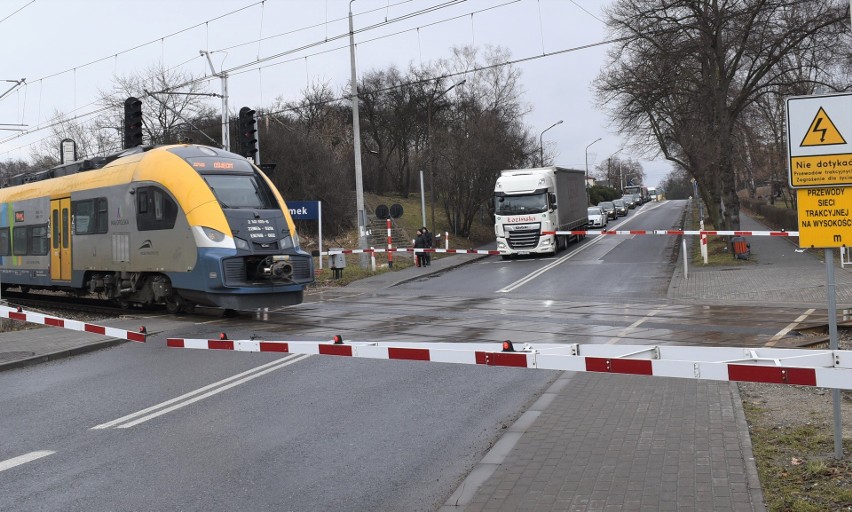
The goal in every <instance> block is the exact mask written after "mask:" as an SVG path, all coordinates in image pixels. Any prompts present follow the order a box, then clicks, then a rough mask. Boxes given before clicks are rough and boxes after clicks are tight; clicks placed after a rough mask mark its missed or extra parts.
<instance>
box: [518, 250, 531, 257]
mask: <svg viewBox="0 0 852 512" xmlns="http://www.w3.org/2000/svg"><path fill="white" fill-rule="evenodd" d="M518 254H520V255H521V256H529V254H530V252H529V251H518Z"/></svg>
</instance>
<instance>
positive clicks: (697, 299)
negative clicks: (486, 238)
mask: <svg viewBox="0 0 852 512" xmlns="http://www.w3.org/2000/svg"><path fill="white" fill-rule="evenodd" d="M742 229H743V230H765V229H766V228H764V227H762V226H760V225H759V224H757V223H756V222H755V221H753V220H752V219H749V218H748V217H743V223H742ZM749 241H750V243H751V249H752V253H753V255H754V261H753V262H750V263H748V264H745V265H731V266H730V267H721V268H720V267H712V268H703V267H700V266H690V267H689V268H688V271H687V272H684V270H683V263H682V260H680V261H678V262H677V264H676V266H675V272H674V275H673V277H672V279H671V282H670V284H669V288H668V295H667V299H666V300H663V301H648V302H645V301H636V302H630V303H627V304H618V305H613V304H605V303H589V302H571V301H554V302H553V303H552V304H550V305H549V307H547V308H542V307H541V301H534V300H523V299H522V300H511V301H510V299H508V298H505V297H503V298H492V299H472V298H460V297H418V300H417V302H416V304H415V303H413V302H408V301H406V300H401V299H400V297H399V296H398V295H396V294H395V291H394V289H393V288H394V287H395V286H397V285H399V284H401V283H406V282H409V281H412V280H417V279H422V278H423V274H424V270H428V272H432V273H440V272H445V271H449V270H452V269H455V268H457V267H458V266H459V265H464V264H468V263H471V262H473V261H475V260H476V259H477V257H475V256H466V255H453V256H447V257H444V258H434V259H433V264H432V267H431V268H429V269H419V268H416V267H411V268H408V269H404V270H399V271H394V272H390V273H385V274H380V275H377V276H374V277H371V278H368V279H364V280H361V281H358V282H356V283H353V284H352V285H350V286H348V287H346V288H345V289H342V290H325V291H318V292H314V293H311V294H309V296H308V297H307V298H306V303H305V304H303V305H302V306H299V307H298V308H293V309H291V310H288V311H287V313H286V314H280V315H279V314H276V313H275V312H270V313H269V315H268V317H267V318H266V319H263V318H259V317H251V316H248V315H244V316H241V317H240V318H237V319H217V318H213V319H211V320H210V323H209V325H206V326H203V327H202V326H199V330H200V331H203V332H206V331H205V329H206V330H209V331H210V332H211V333H212V332H215V330H216V329H218V328H220V327H219V326H220V325H225V324H227V325H229V326H232V327H233V328H234V329H239V330H241V331H245V332H258V333H264V334H266V335H267V336H268V337H269V338H271V339H276V338H277V339H280V337H281V336H285V335H286V336H293V339H329V338H330V337H331V336H333V335H335V334H341V335H343V336H344V337H345V338H346V339H352V340H368V339H369V340H372V341H397V342H406V341H412V342H432V341H446V342H463V341H494V342H495V343H497V342H499V341H502V340H503V339H512V341H515V342H530V343H535V342H539V343H542V342H543V343H609V344H668V343H673V344H692V345H703V346H760V345H767V344H769V345H771V344H774V343H777V342H778V340H779V336H780V335H781V333H783V332H784V329H785V327H789V325H790V324H791V322H792V319H795V318H797V317H799V316H800V315H802V314H803V312H805V311H809V310H810V309H815V311H811V313H810V318H811V319H812V320H814V321H819V320H820V319H823V320H824V319H825V318H826V316H825V315H826V313H825V304H826V302H827V301H826V295H825V294H826V286H825V267H824V264H823V263H822V262H821V260H820V256H821V251H812V250H809V251H804V252H799V251H797V250H796V249H797V246H796V245H794V244H793V243H791V242H790V241H789V240H786V239H783V238H777V237H750V238H749ZM835 262H836V263H837V262H839V258H838V257H835ZM836 274H837V283H838V284H837V301H838V307H839V308H850V307H852V267H849V268H848V269H841V268H839V267H838V268H837V272H836ZM353 297H357V301H353V300H352V298H353ZM509 304H511V306H512V308H511V311H508V310H507V305H509ZM808 308H810V309H808ZM139 320H140V319H139V318H138V317H134V316H128V317H127V318H122V319H118V320H114V321H110V322H108V324H109V325H110V326H114V327H120V328H125V329H134V330H135V329H136V328H138V326H139ZM144 322H145V325H146V327H147V328H148V330H149V332H151V333H159V332H164V331H167V330H169V329H172V328H175V327H176V326H179V325H184V323H185V322H186V320H185V319H180V318H175V317H171V316H168V315H161V316H157V315H153V316H152V315H149V316H146V317H145V318H144ZM232 327H229V329H231V328H232ZM47 329H49V330H44V329H42V330H40V331H15V332H7V333H0V347H2V348H0V369H9V368H13V367H19V366H22V365H26V364H33V363H38V362H42V361H46V360H51V359H55V358H59V357H67V356H70V355H74V354H76V353H80V352H82V351H86V350H94V349H97V348H100V347H104V346H110V345H114V344H116V343H120V341H116V340H114V339H109V338H107V337H99V336H96V335H93V334H90V333H80V332H75V331H63V330H59V329H51V328H47ZM48 332H49V333H50V335H49V336H45V335H43V334H46V333H48ZM782 337H783V336H782ZM442 510H468V511H479V510H483V511H485V510H507V511H508V510H513V511H514V510H545V511H548V510H554V511H555V510H578V511H579V510H590V511H591V510H714V511H715V510H757V511H759V510H763V500H762V494H761V489H760V484H759V481H758V480H757V476H756V470H755V468H754V462H753V459H752V456H751V447H750V441H749V436H748V429H747V426H746V425H745V420H744V416H743V414H742V407H741V402H740V399H739V395H738V391H737V388H736V386H735V385H732V384H728V383H723V382H704V381H692V380H681V379H660V378H646V377H631V376H613V375H594V374H582V373H581V374H573V373H570V372H565V373H564V374H563V376H562V377H561V378H559V379H558V380H557V381H556V382H555V383H554V385H553V386H552V387H551V388H549V389H548V390H546V391H545V393H544V394H543V395H542V396H541V397H540V398H539V400H538V401H537V402H536V403H535V404H533V405H532V406H531V407H530V409H529V410H528V411H527V412H526V413H524V415H522V416H521V417H520V418H519V419H518V420H517V421H516V422H515V424H513V425H512V426H510V427H509V428H508V429H507V433H506V435H505V436H504V437H503V438H502V439H501V440H499V441H498V443H497V444H496V445H495V446H494V449H493V450H492V452H489V453H488V454H486V455H485V457H484V458H483V459H482V462H480V464H478V465H477V466H476V467H474V468H473V469H472V471H471V473H470V475H469V477H468V479H467V480H465V481H464V482H462V484H461V485H460V486H459V489H458V490H457V491H456V492H455V493H454V494H453V496H452V497H451V498H450V499H449V500H448V501H447V503H446V504H445V506H444V507H443V508H442Z"/></svg>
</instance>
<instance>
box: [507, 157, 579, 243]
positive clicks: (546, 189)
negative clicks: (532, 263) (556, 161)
mask: <svg viewBox="0 0 852 512" xmlns="http://www.w3.org/2000/svg"><path fill="white" fill-rule="evenodd" d="M587 205H588V199H587V196H586V176H585V173H584V172H583V171H579V170H576V169H565V168H562V167H543V168H537V169H510V170H505V171H501V172H500V177H498V178H497V183H496V185H494V234H495V235H496V236H497V250H499V251H500V255H501V256H502V257H503V258H504V259H508V258H511V257H512V256H516V255H524V254H556V252H557V251H559V250H560V249H562V248H564V247H566V246H567V245H568V242H569V241H570V239H572V238H576V239H579V238H581V237H579V236H569V235H559V236H557V235H554V234H552V233H553V232H554V231H584V230H586V227H587V225H588V223H589V217H588V211H587Z"/></svg>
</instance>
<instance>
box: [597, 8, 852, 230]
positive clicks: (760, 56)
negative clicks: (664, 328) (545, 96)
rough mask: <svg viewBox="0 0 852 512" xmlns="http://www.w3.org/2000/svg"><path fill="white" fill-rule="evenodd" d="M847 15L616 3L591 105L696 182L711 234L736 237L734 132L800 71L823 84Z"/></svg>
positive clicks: (844, 36) (844, 44) (844, 34)
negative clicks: (610, 41)
mask: <svg viewBox="0 0 852 512" xmlns="http://www.w3.org/2000/svg"><path fill="white" fill-rule="evenodd" d="M847 9H848V2H846V1H845V0H795V1H777V0H666V1H662V0H618V1H617V2H616V3H615V5H614V6H613V7H612V8H611V9H609V11H608V21H607V23H608V25H609V26H610V28H611V29H612V31H613V32H614V33H615V35H616V36H617V37H618V42H617V44H616V45H615V46H614V48H613V49H612V50H611V52H610V60H611V64H610V66H607V67H606V68H605V70H604V71H603V72H602V73H601V75H600V80H599V82H598V84H597V89H598V95H599V100H600V102H601V104H602V105H604V106H606V107H608V108H609V109H610V110H611V112H612V115H613V118H614V119H615V122H616V124H617V125H618V127H619V128H620V130H621V132H622V133H623V134H625V135H627V136H628V137H630V139H631V140H632V142H633V143H634V144H635V145H636V146H637V147H641V148H644V149H645V150H646V151H648V152H649V153H654V152H656V151H659V152H661V153H662V154H663V155H664V156H665V158H667V159H668V160H671V161H673V162H675V163H676V164H678V165H680V166H681V167H682V168H684V169H686V170H687V171H688V172H689V174H690V175H691V176H692V177H694V178H695V179H696V180H697V181H698V183H699V185H700V191H701V194H702V198H703V199H704V202H705V204H707V205H708V210H709V211H708V213H709V215H710V218H711V221H712V222H713V223H714V225H715V226H717V227H718V228H720V229H738V228H739V199H738V197H737V193H736V181H737V180H736V173H735V166H734V162H733V155H734V147H735V145H736V127H737V124H738V123H739V122H740V121H741V120H742V118H743V115H744V112H745V111H746V109H747V108H748V107H749V106H750V105H751V104H752V103H754V102H755V101H756V100H757V99H758V98H760V97H761V96H762V95H765V94H771V93H773V88H774V87H776V86H777V85H779V84H790V83H794V82H796V81H798V80H801V78H802V75H803V73H802V69H806V70H807V73H805V74H806V75H807V76H809V77H810V78H809V80H811V81H813V82H820V83H826V84H829V83H831V82H832V81H833V80H831V79H830V76H829V73H830V72H831V71H832V70H835V69H836V67H834V66H832V65H831V62H832V61H834V60H837V61H842V60H843V59H848V54H847V53H842V52H843V51H844V49H845V51H847V52H848V47H849V44H848V41H849V31H848V22H849V13H848V10H847ZM791 55H798V56H799V58H797V59H793V58H790V56H791ZM834 81H835V82H836V81H837V80H834ZM840 82H841V83H844V84H847V86H848V83H849V80H848V76H847V77H846V80H845V81H843V80H840Z"/></svg>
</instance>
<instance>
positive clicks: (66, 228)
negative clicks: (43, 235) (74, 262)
mask: <svg viewBox="0 0 852 512" xmlns="http://www.w3.org/2000/svg"><path fill="white" fill-rule="evenodd" d="M70 226H71V220H70V219H69V215H68V208H63V209H62V248H63V249H67V248H68V236H69V233H71V227H70Z"/></svg>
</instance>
